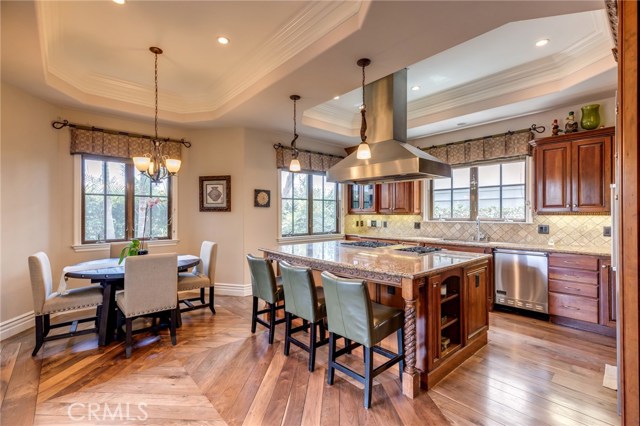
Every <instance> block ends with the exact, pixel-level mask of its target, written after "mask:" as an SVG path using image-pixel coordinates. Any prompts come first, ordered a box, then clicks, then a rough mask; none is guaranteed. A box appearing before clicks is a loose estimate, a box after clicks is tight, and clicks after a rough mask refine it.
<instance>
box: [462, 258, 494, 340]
mask: <svg viewBox="0 0 640 426" xmlns="http://www.w3.org/2000/svg"><path fill="white" fill-rule="evenodd" d="M465 287H466V288H465V290H466V291H465V314H466V315H465V328H466V332H465V335H466V337H467V340H470V339H472V338H473V337H475V335H476V334H478V333H479V332H480V331H482V330H483V329H485V328H486V327H487V325H488V324H489V315H488V311H487V266H483V267H482V268H474V269H469V270H466V271H465Z"/></svg>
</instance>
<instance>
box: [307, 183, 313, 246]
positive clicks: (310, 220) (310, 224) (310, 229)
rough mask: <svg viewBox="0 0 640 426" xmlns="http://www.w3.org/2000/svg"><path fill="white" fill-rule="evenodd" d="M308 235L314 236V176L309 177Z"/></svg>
mask: <svg viewBox="0 0 640 426" xmlns="http://www.w3.org/2000/svg"><path fill="white" fill-rule="evenodd" d="M307 234H309V235H312V234H313V176H312V175H310V174H308V175H307Z"/></svg>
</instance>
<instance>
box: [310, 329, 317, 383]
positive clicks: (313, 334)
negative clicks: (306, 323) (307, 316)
mask: <svg viewBox="0 0 640 426" xmlns="http://www.w3.org/2000/svg"><path fill="white" fill-rule="evenodd" d="M310 325H311V329H310V330H309V331H310V333H309V371H310V372H311V373H313V370H315V368H316V325H317V324H316V323H314V322H312V323H310Z"/></svg>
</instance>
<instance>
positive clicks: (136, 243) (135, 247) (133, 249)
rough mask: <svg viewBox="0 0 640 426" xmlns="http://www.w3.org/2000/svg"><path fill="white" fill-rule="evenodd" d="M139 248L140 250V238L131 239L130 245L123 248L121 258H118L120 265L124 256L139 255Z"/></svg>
mask: <svg viewBox="0 0 640 426" xmlns="http://www.w3.org/2000/svg"><path fill="white" fill-rule="evenodd" d="M139 250H140V240H138V239H133V240H131V242H130V243H129V245H128V246H126V247H125V248H123V249H122V251H121V252H120V259H119V260H118V265H120V264H121V263H122V261H123V260H124V258H125V257H127V256H137V255H138V254H139V253H138V251H139Z"/></svg>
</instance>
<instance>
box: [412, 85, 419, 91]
mask: <svg viewBox="0 0 640 426" xmlns="http://www.w3.org/2000/svg"><path fill="white" fill-rule="evenodd" d="M411 90H413V91H414V92H417V91H418V90H420V86H412V87H411Z"/></svg>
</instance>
